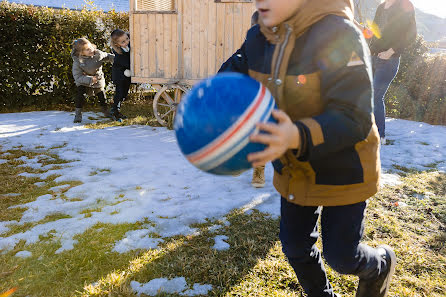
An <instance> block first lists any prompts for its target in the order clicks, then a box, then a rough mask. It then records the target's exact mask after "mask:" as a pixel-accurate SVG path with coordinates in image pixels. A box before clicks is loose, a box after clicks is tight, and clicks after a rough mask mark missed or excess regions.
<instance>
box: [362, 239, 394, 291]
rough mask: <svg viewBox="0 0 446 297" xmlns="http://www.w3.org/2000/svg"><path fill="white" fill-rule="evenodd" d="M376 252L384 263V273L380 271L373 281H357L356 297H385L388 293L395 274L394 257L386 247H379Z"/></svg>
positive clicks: (391, 251) (392, 252)
mask: <svg viewBox="0 0 446 297" xmlns="http://www.w3.org/2000/svg"><path fill="white" fill-rule="evenodd" d="M378 251H379V253H380V255H381V257H382V258H383V259H384V260H385V261H386V271H382V272H381V273H380V274H379V276H378V278H375V279H367V280H365V279H359V286H358V291H357V292H356V297H385V296H387V293H388V292H389V288H390V281H391V279H392V275H393V273H394V272H395V265H396V255H395V252H394V251H393V250H392V248H391V247H390V246H387V245H380V246H379V247H378Z"/></svg>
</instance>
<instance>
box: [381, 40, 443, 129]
mask: <svg viewBox="0 0 446 297" xmlns="http://www.w3.org/2000/svg"><path fill="white" fill-rule="evenodd" d="M428 50H429V49H428V47H427V45H426V43H425V42H424V41H423V39H422V38H421V37H418V38H417V41H416V42H415V43H414V44H413V45H412V47H411V48H409V49H408V51H406V53H404V55H403V56H402V57H401V65H400V70H399V72H398V75H397V76H396V78H395V81H394V82H393V83H392V85H391V86H390V88H389V91H388V93H387V95H386V109H387V110H386V113H387V115H388V116H391V117H396V118H402V119H408V120H414V121H422V122H426V123H430V124H436V125H446V55H444V54H436V55H430V54H427V52H428Z"/></svg>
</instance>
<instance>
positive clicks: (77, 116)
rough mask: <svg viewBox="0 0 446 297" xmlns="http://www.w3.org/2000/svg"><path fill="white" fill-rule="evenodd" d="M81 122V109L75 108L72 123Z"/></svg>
mask: <svg viewBox="0 0 446 297" xmlns="http://www.w3.org/2000/svg"><path fill="white" fill-rule="evenodd" d="M80 122H82V108H76V111H75V115H74V121H73V123H80Z"/></svg>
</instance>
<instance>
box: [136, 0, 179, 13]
mask: <svg viewBox="0 0 446 297" xmlns="http://www.w3.org/2000/svg"><path fill="white" fill-rule="evenodd" d="M136 10H137V11H174V10H175V0H136Z"/></svg>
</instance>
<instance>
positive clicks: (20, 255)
mask: <svg viewBox="0 0 446 297" xmlns="http://www.w3.org/2000/svg"><path fill="white" fill-rule="evenodd" d="M32 255H33V254H32V253H31V252H28V251H20V252H18V253H16V254H15V256H16V257H18V258H29V257H31V256H32Z"/></svg>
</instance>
